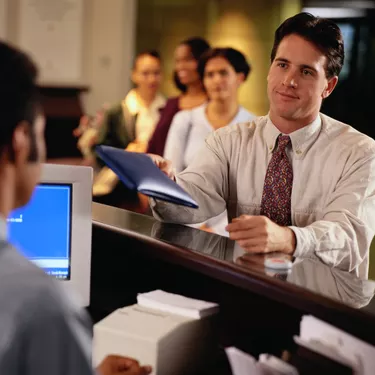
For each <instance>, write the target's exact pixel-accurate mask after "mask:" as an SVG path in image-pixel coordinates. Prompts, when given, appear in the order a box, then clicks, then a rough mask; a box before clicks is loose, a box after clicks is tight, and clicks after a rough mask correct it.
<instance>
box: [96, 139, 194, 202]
mask: <svg viewBox="0 0 375 375" xmlns="http://www.w3.org/2000/svg"><path fill="white" fill-rule="evenodd" d="M95 149H96V152H97V154H98V156H99V157H100V158H101V159H102V160H103V161H104V163H105V164H106V165H107V166H108V168H110V169H112V171H113V172H114V173H116V175H117V176H118V178H119V179H120V180H121V181H122V182H123V184H124V185H125V186H126V187H127V188H128V189H130V190H136V191H138V192H140V193H142V194H144V195H147V196H148V197H152V198H155V199H159V200H163V201H166V202H171V203H175V204H178V205H182V206H188V207H193V208H198V204H197V203H196V202H195V201H194V199H193V198H192V197H191V196H190V195H189V194H188V193H187V192H186V191H185V190H184V189H182V188H181V187H180V186H179V185H177V184H176V183H175V182H174V181H172V180H171V179H170V178H169V177H168V176H167V175H165V174H164V173H163V172H162V171H161V170H160V169H159V168H158V167H157V166H156V165H155V164H154V162H153V161H152V160H151V158H150V157H149V156H147V155H146V154H140V153H137V152H128V151H124V150H122V149H120V148H115V147H111V146H96V148H95Z"/></svg>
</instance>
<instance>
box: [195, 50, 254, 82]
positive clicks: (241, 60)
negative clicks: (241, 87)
mask: <svg viewBox="0 0 375 375" xmlns="http://www.w3.org/2000/svg"><path fill="white" fill-rule="evenodd" d="M215 57H222V58H224V59H225V60H227V61H228V62H229V64H230V65H232V67H233V69H234V70H235V71H236V73H243V75H244V76H245V80H246V78H247V77H248V75H249V74H250V72H251V66H250V64H249V63H248V62H247V61H246V57H245V56H244V54H243V53H241V52H240V51H238V50H236V49H234V48H230V47H227V48H214V49H212V50H209V51H208V52H206V53H205V54H204V55H203V56H202V58H201V59H200V60H199V64H198V73H199V75H200V77H201V79H202V80H203V77H204V71H205V69H206V65H207V63H208V62H209V61H210V60H211V59H213V58H215Z"/></svg>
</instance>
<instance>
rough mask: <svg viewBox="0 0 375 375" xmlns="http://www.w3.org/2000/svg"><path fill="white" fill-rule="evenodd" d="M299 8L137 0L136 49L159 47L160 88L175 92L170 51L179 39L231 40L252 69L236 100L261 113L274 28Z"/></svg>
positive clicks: (294, 2)
mask: <svg viewBox="0 0 375 375" xmlns="http://www.w3.org/2000/svg"><path fill="white" fill-rule="evenodd" d="M300 10H301V3H300V1H299V0H267V1H264V0H263V1H262V0H252V1H250V0H236V1H234V0H206V1H198V0H181V1H170V0H139V12H138V20H137V42H136V43H137V44H136V47H137V50H138V51H139V50H143V49H147V48H158V49H159V50H160V52H161V54H162V56H163V57H164V60H165V66H164V71H165V74H166V82H165V83H164V86H163V89H164V92H165V93H166V94H168V95H172V94H176V92H177V91H176V90H175V88H174V87H173V83H172V81H171V80H170V76H171V71H172V69H173V51H174V48H175V47H176V45H177V44H178V43H179V42H180V41H181V40H183V39H185V38H187V37H189V36H193V35H200V36H204V37H206V38H207V39H208V40H209V42H210V43H212V44H213V45H214V46H232V47H234V48H237V49H239V50H241V51H242V52H243V53H245V55H246V56H247V57H248V59H249V61H250V63H251V65H252V68H253V71H252V73H251V75H250V77H249V78H248V80H247V82H246V83H245V84H244V85H243V87H242V88H241V91H240V102H241V104H243V105H244V106H245V107H246V108H248V109H249V110H250V111H252V112H254V113H255V114H257V115H262V114H265V113H267V111H268V100H267V92H266V79H267V72H268V68H269V64H270V61H269V55H270V51H271V48H272V42H273V36H274V32H275V30H276V28H277V27H278V26H279V24H280V23H281V22H282V21H284V20H285V19H286V18H287V17H290V16H292V15H294V14H296V13H298V12H299V11H300Z"/></svg>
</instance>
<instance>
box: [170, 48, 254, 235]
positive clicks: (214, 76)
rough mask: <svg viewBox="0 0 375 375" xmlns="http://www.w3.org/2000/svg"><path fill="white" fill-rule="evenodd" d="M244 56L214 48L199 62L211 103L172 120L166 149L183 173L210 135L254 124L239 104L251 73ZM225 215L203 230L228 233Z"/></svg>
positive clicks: (175, 167) (178, 115) (231, 49)
mask: <svg viewBox="0 0 375 375" xmlns="http://www.w3.org/2000/svg"><path fill="white" fill-rule="evenodd" d="M250 70H251V68H250V65H249V63H248V62H247V61H246V58H245V56H244V55H243V54H242V53H241V52H239V51H237V50H235V49H233V48H215V49H212V50H210V51H208V52H207V53H206V54H205V55H203V56H202V58H201V59H200V61H199V65H198V73H199V75H200V77H201V79H202V81H203V84H204V88H205V90H206V92H207V95H208V98H209V101H208V102H206V103H204V104H202V105H200V106H198V107H196V108H194V109H191V110H185V111H181V112H179V113H177V114H176V116H175V117H174V118H173V121H172V125H171V128H170V131H169V134H168V138H167V142H166V145H165V150H164V157H165V158H166V159H168V160H170V161H171V162H172V165H173V167H174V169H175V171H176V172H177V173H178V172H181V171H182V170H184V169H185V168H186V167H187V166H188V165H189V164H190V162H191V161H192V160H193V158H194V156H195V155H196V154H197V152H198V151H199V149H200V148H201V147H203V144H204V140H205V138H206V137H207V136H208V134H209V133H211V132H213V131H215V130H217V129H219V128H221V127H224V126H229V125H234V124H237V123H240V122H247V121H251V120H252V119H254V118H255V115H253V114H252V113H250V112H248V111H247V110H246V109H245V108H243V107H242V106H241V105H240V104H239V103H238V89H239V88H240V86H241V84H242V83H243V82H244V81H245V80H246V78H247V77H248V75H249V73H250ZM226 224H227V215H226V212H224V213H223V214H221V215H219V216H218V217H216V218H213V219H210V220H209V221H208V222H207V223H206V224H205V225H204V226H203V227H202V226H199V227H200V228H205V229H206V228H207V227H210V228H214V229H215V230H216V232H217V233H220V234H222V235H224V234H226V232H225V231H224V227H225V225H226Z"/></svg>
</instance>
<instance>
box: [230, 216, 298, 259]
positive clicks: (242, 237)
mask: <svg viewBox="0 0 375 375" xmlns="http://www.w3.org/2000/svg"><path fill="white" fill-rule="evenodd" d="M225 229H226V230H227V231H228V232H229V237H230V238H231V239H232V240H235V241H237V242H238V244H239V245H240V246H241V247H242V248H243V249H244V250H245V251H247V252H249V253H270V252H273V251H281V252H283V253H286V254H291V255H292V254H293V253H294V250H295V248H296V238H295V235H294V232H293V231H292V230H291V229H290V228H288V227H282V226H280V225H277V224H276V223H274V222H273V221H272V220H270V219H269V218H268V217H266V216H249V215H241V216H240V217H238V218H236V219H233V221H232V222H231V223H230V224H228V225H227V227H226V228H225Z"/></svg>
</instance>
